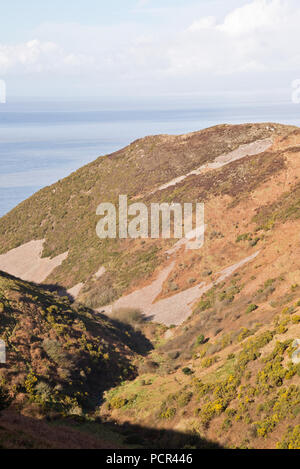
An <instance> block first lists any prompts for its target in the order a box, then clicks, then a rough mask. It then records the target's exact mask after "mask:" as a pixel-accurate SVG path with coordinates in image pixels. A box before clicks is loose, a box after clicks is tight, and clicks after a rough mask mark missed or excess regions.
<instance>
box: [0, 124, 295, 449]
mask: <svg viewBox="0 0 300 469" xmlns="http://www.w3.org/2000/svg"><path fill="white" fill-rule="evenodd" d="M277 132H278V133H279V134H281V135H283V136H284V135H286V134H289V133H290V135H289V137H286V138H283V139H282V141H280V142H279V143H278V144H277V147H276V148H277V149H276V148H275V149H274V151H272V152H266V153H264V154H263V155H257V156H252V157H248V158H245V159H243V160H241V161H237V162H235V163H232V164H231V165H228V166H226V167H224V168H221V169H220V170H217V171H214V172H210V173H206V174H204V175H200V176H195V177H192V178H189V179H187V180H185V181H183V182H182V183H181V184H179V185H177V186H176V188H174V187H171V188H168V189H166V190H164V191H162V192H160V193H159V200H160V201H172V200H173V201H185V202H186V201H188V199H189V198H190V199H189V200H190V201H195V200H205V201H206V205H207V208H208V210H207V225H208V231H207V237H206V243H205V247H204V248H203V250H202V251H201V252H200V253H195V252H193V251H191V252H186V253H183V252H181V253H180V254H179V256H178V259H177V260H178V262H177V264H176V267H175V269H174V271H173V272H172V274H171V276H170V278H169V279H168V280H167V281H166V282H165V285H164V287H163V291H162V294H161V296H162V297H164V296H169V295H172V294H174V286H176V290H175V293H176V292H177V291H180V290H183V289H186V288H189V287H190V286H191V285H193V284H195V283H196V282H200V281H207V279H208V278H212V279H214V278H216V276H215V273H216V272H218V271H219V270H220V268H222V267H224V266H228V265H231V264H232V263H233V262H235V260H240V259H241V258H244V257H246V256H247V255H249V254H252V253H253V252H254V251H257V250H259V251H260V255H259V257H258V258H257V260H255V261H254V262H252V263H251V264H249V265H246V266H244V267H243V268H242V269H240V270H239V271H238V272H237V273H236V274H235V275H234V276H233V277H231V278H230V279H228V280H227V281H226V282H225V283H223V284H220V285H219V286H218V287H215V288H213V289H212V290H211V291H210V292H208V293H207V294H206V295H205V296H204V297H202V298H201V299H199V302H198V303H197V304H196V305H195V307H194V314H193V316H192V317H191V318H190V319H189V320H187V321H186V322H185V323H184V324H183V325H182V326H179V327H178V328H176V329H173V328H171V329H170V331H168V334H169V335H172V336H171V337H169V338H166V336H165V329H164V328H156V327H154V326H151V325H147V326H145V325H144V326H142V330H143V334H145V335H147V336H148V338H149V339H150V340H151V341H152V343H153V345H154V346H155V349H154V350H153V351H152V352H150V353H149V354H148V356H147V357H145V358H143V357H142V356H139V357H138V360H137V361H136V360H134V362H132V358H133V357H134V353H133V352H132V351H130V350H129V349H128V348H126V346H125V345H124V343H125V342H126V341H127V340H129V338H128V336H126V337H125V338H124V331H123V332H122V331H119V330H118V329H117V330H116V328H115V326H113V325H110V326H109V324H108V323H107V321H105V320H104V319H101V318H99V319H97V320H96V323H97V330H98V327H99V328H100V329H99V332H97V335H98V334H99V335H100V336H101V337H102V336H105V338H106V342H107V343H106V347H107V349H108V350H111V348H113V347H114V344H116V343H117V344H118V348H119V350H120V351H121V353H120V355H118V354H115V356H114V357H111V360H112V361H111V362H110V363H112V364H114V368H112V370H113V371H112V379H113V377H114V376H116V377H117V379H120V380H122V383H121V385H120V386H114V387H113V388H112V389H109V388H110V386H107V387H106V389H107V392H106V402H105V403H104V405H103V406H102V408H101V414H102V417H103V416H105V417H106V418H108V419H113V420H116V421H118V422H119V424H120V425H121V428H122V429H123V430H124V428H123V424H124V423H125V422H129V424H131V425H132V424H140V425H141V426H142V428H143V429H144V430H143V432H141V435H142V441H141V444H142V445H144V446H147V447H148V446H151V443H149V441H152V444H153V439H154V440H155V441H156V442H159V441H160V442H161V444H163V443H162V442H164V441H165V440H168V441H173V442H174V441H180V442H181V443H178V444H180V445H183V446H184V445H185V444H188V446H195V447H201V445H202V442H201V441H202V440H201V441H199V437H204V438H205V441H207V440H213V441H216V440H217V441H218V443H219V444H221V445H222V446H224V447H254V448H264V447H266V448H271V447H272V448H274V447H276V446H282V447H291V448H293V447H298V448H299V447H300V441H299V425H300V391H299V366H298V367H296V366H293V365H292V364H291V352H292V347H291V343H292V341H293V339H295V338H300V330H299V327H300V326H299V321H300V316H299V315H300V312H299V311H300V306H299V299H300V287H299V285H300V265H299V262H298V259H299V255H300V252H299V240H298V231H299V200H298V199H299V184H298V182H297V178H298V177H300V169H299V168H300V166H299V164H298V161H299V140H300V136H299V131H298V130H296V131H294V130H293V129H291V128H286V127H282V126H278V127H277ZM266 136H269V130H266V126H265V125H264V126H256V125H254V126H233V127H227V126H220V127H218V128H213V129H209V130H207V131H203V132H200V133H196V134H193V135H192V136H191V137H189V138H187V139H181V138H178V137H177V138H170V137H150V138H147V139H145V140H141V141H138V142H135V143H134V144H132V145H131V146H130V147H128V148H127V149H125V150H124V151H121V152H118V153H117V154H116V155H112V156H110V157H105V158H104V159H101V160H97V161H96V162H95V163H93V164H91V165H89V166H87V167H85V168H83V169H82V170H79V172H77V173H75V174H74V175H71V176H70V177H69V178H67V179H66V180H64V181H62V182H61V183H59V184H57V185H55V186H52V187H51V188H46V189H44V191H41V192H40V193H38V194H36V195H35V196H34V197H33V198H31V199H29V200H28V201H26V202H24V203H23V204H21V206H19V207H17V208H16V209H15V210H14V211H12V212H11V213H10V214H8V216H6V217H4V218H3V219H2V220H1V232H0V237H1V241H3V248H2V252H6V251H7V250H8V249H10V248H12V247H15V246H16V245H18V244H22V243H24V242H26V241H29V240H31V239H33V238H35V239H38V238H39V239H40V238H44V237H45V238H46V245H45V252H44V255H56V254H59V253H61V252H64V251H66V250H67V249H69V250H70V256H69V258H68V260H67V261H66V262H65V263H64V264H63V265H62V266H61V267H60V268H59V269H58V270H57V271H56V272H55V273H54V274H53V275H52V276H51V278H50V279H48V280H49V282H50V281H57V282H59V283H62V284H64V285H65V286H71V285H73V284H74V283H76V282H77V281H79V280H86V279H88V281H87V284H86V287H85V292H84V294H83V296H82V297H81V299H82V300H84V301H86V303H87V304H98V303H97V302H99V298H100V303H102V302H105V301H110V300H111V299H112V298H114V297H117V296H119V295H120V294H121V293H122V292H123V291H125V290H126V289H128V288H129V287H133V286H134V285H135V284H137V283H138V282H139V281H140V279H142V281H143V278H144V279H145V278H147V276H149V275H151V272H153V270H154V269H155V268H156V266H159V264H160V263H161V262H163V260H164V249H165V245H164V244H163V243H160V242H152V241H149V242H147V243H146V244H143V243H142V242H141V241H133V242H129V243H128V242H124V243H110V242H109V243H107V244H106V243H105V245H103V244H102V243H101V242H100V241H99V240H97V238H96V237H95V235H94V227H95V224H96V217H94V212H95V207H96V205H97V204H98V203H99V198H100V199H101V200H100V201H103V198H101V197H99V198H98V195H99V194H104V193H105V192H101V191H102V190H103V191H104V188H105V190H106V191H108V192H109V189H108V186H105V184H106V185H107V184H109V178H107V179H106V178H105V177H104V180H103V181H102V183H101V181H98V178H99V171H98V166H99V165H100V168H101V174H102V175H103V174H105V171H104V169H105V168H106V169H107V168H110V169H109V170H108V169H107V172H106V174H109V171H113V175H114V176H113V181H116V186H115V187H114V188H112V192H111V194H110V195H109V197H110V198H109V199H106V200H115V199H114V198H115V197H116V194H118V193H120V192H122V191H124V193H130V194H131V195H137V194H141V193H142V192H143V193H145V192H147V191H148V189H150V190H152V189H153V187H154V186H156V185H159V184H161V183H163V182H166V181H168V180H169V179H172V178H173V177H175V176H178V175H181V174H182V173H184V172H187V171H188V170H190V169H193V168H195V167H197V166H198V165H199V164H201V163H203V162H204V161H207V160H209V159H213V158H214V157H215V156H217V155H218V154H220V153H222V152H223V151H228V150H230V149H233V148H235V147H236V146H238V145H239V144H240V143H247V142H250V141H253V140H256V139H257V138H262V137H266ZM154 142H155V144H154ZM171 155H172V159H170V156H171ZM174 155H175V156H174ZM159 158H161V159H159ZM126 165H128V168H130V171H131V170H132V171H133V172H134V176H133V179H130V180H126V181H125V179H124V177H122V174H123V173H124V171H125V169H124V168H126ZM147 165H149V166H147ZM96 168H97V170H96ZM112 168H113V169H112ZM161 168H163V171H162V172H160V171H159V170H160V169H161ZM164 168H165V170H164ZM145 169H152V170H151V171H150V173H149V172H148V173H146V172H145ZM118 178H119V179H118ZM94 184H95V185H96V186H95V187H97V190H94ZM123 184H124V185H123ZM131 184H133V186H131ZM53 191H55V192H53ZM88 197H91V199H88ZM155 197H156V196H154V195H152V196H145V197H144V199H145V200H147V201H152V200H153V201H154V200H157V199H155ZM81 204H82V205H81ZM85 204H86V205H85ZM87 206H88V207H89V209H88V210H87V209H86V207H87ZM45 214H47V215H45ZM75 215H76V216H75ZM20 223H24V225H23V226H24V227H25V229H24V230H23V229H22V231H21V230H20V229H19V227H20V226H22V225H20ZM72 226H74V227H75V229H74V230H72V229H71V227H72ZM1 233H2V235H1ZM77 235H78V238H77ZM55 241H57V243H56V244H55ZM99 243H100V244H99ZM100 265H105V266H106V267H107V269H108V273H107V274H106V277H104V278H102V279H100V280H99V281H98V282H95V281H94V280H92V278H91V276H92V274H93V273H94V272H96V271H97V270H98V268H99V266H100ZM1 282H2V284H3V286H2V292H3V293H2V295H3V296H4V297H5V298H3V300H0V301H1V302H2V303H3V311H2V313H3V312H4V314H1V317H3V320H4V323H2V324H1V326H5V328H6V330H7V334H12V333H13V336H12V337H13V338H14V339H13V341H12V345H13V344H14V340H17V343H18V347H19V348H20V350H21V354H22V356H23V355H24V356H25V357H26V361H25V362H24V363H23V361H22V359H20V355H19V356H18V355H17V352H14V354H15V355H13V356H14V357H15V359H14V360H15V362H14V366H15V367H17V368H15V369H14V368H13V367H12V368H10V369H9V373H8V377H7V381H8V383H11V384H12V385H14V381H16V384H17V386H19V385H20V386H21V388H18V393H17V394H18V396H19V397H18V398H19V399H21V401H22V405H23V399H25V402H26V401H27V399H28V395H29V397H30V398H31V399H33V401H35V399H36V398H37V399H40V397H39V396H36V386H37V384H38V382H39V381H38V382H36V381H35V382H34V383H33V391H31V388H30V383H31V381H30V380H29V383H28V386H29V387H28V390H26V386H25V391H24V383H25V382H26V378H27V377H28V374H29V373H28V372H29V370H30V366H32V364H34V366H35V367H36V366H37V367H38V368H35V371H36V372H37V371H38V370H39V373H41V375H39V376H41V381H43V382H46V384H48V385H49V380H50V386H52V387H55V386H56V383H58V384H59V385H61V384H63V390H64V389H66V392H65V393H64V394H63V396H62V397H58V399H57V400H58V403H55V404H56V405H57V404H59V407H60V409H62V408H63V409H66V410H67V412H70V411H71V412H72V409H74V408H75V409H76V408H78V404H79V406H81V402H74V401H72V399H73V398H74V393H73V387H74V386H73V380H72V386H71V387H70V383H69V384H68V385H67V386H66V388H64V386H65V384H64V383H61V382H60V377H59V376H58V370H56V369H54V368H55V365H54V364H53V363H51V360H48V358H47V356H46V357H44V356H43V355H42V358H41V355H40V352H38V354H37V361H36V359H35V355H32V351H33V352H34V351H35V347H36V346H35V343H36V342H35V333H34V332H32V331H33V330H34V329H37V332H38V334H37V335H38V337H39V336H41V340H40V341H37V344H38V343H39V342H40V344H41V343H43V342H44V340H45V339H48V338H51V339H52V336H53V338H54V339H55V340H56V341H59V342H60V343H61V346H62V348H63V349H65V347H66V344H67V343H68V341H67V342H66V336H65V332H66V330H65V329H64V327H63V328H62V330H63V332H60V331H61V326H68V327H69V329H68V330H67V335H70V336H71V342H72V341H73V344H77V345H78V334H79V332H78V321H79V324H81V323H82V322H83V323H84V318H85V317H86V315H88V318H89V321H91V323H90V324H91V327H92V330H91V329H88V340H91V341H92V342H93V339H92V338H91V337H90V334H92V332H93V331H94V327H96V325H95V319H94V316H93V315H92V316H89V315H90V312H89V311H88V310H87V309H85V308H82V309H80V310H79V311H78V310H77V311H74V312H73V313H72V314H74V315H75V319H72V321H73V322H72V323H69V324H68V323H66V324H65V322H64V321H65V320H66V319H68V315H67V316H66V318H65V317H64V316H65V314H63V316H62V318H61V313H62V312H64V311H65V309H66V308H67V309H68V310H69V309H70V310H71V309H72V308H71V307H70V305H69V304H68V303H65V300H58V299H57V298H56V299H55V300H54V297H53V296H51V295H50V296H49V295H48V294H46V293H45V292H42V290H40V289H39V288H38V287H36V286H33V285H31V284H28V283H24V282H21V281H18V280H15V279H11V278H9V277H7V276H3V275H2V277H1ZM40 295H42V300H40V299H39V298H40ZM24 298H25V300H26V301H24ZM94 298H96V302H95V303H94ZM53 302H54V306H55V305H57V306H58V311H55V314H53V311H52V312H50V313H49V311H48V308H49V307H50V308H51V304H52V303H53ZM59 305H60V306H59ZM11 308H12V309H11ZM14 308H15V309H14ZM18 311H19V312H20V313H21V314H22V315H23V314H24V311H25V313H26V314H25V321H24V327H23V326H22V324H23V323H21V322H20V321H19V327H20V329H21V330H20V340H19V332H18V328H16V329H15V328H14V322H13V321H15V319H14V318H15V316H17V317H18V314H19V313H18ZM43 313H44V314H43ZM48 314H50V316H49V318H48ZM56 315H57V316H56ZM51 316H54V319H52V318H51ZM19 317H20V316H19ZM35 318H38V324H36V322H35V321H36V319H35ZM99 321H100V324H98V323H99ZM103 321H104V322H103ZM61 322H62V324H61ZM40 323H41V324H40ZM111 327H113V329H111ZM107 328H108V329H107ZM79 330H81V326H79ZM131 332H132V331H131ZM110 334H112V336H111V335H110ZM92 335H93V334H92ZM202 336H204V339H205V343H203V344H201V341H202ZM9 340H10V339H9ZM67 340H69V339H68V338H67ZM29 343H30V344H31V347H30V350H29V347H28V344H29ZM50 345H51V344H50ZM77 345H76V347H75V345H74V348H72V346H71V349H68V348H67V349H66V350H65V352H66V353H68V351H71V355H73V354H75V356H77V355H76V353H77V351H78V347H77ZM46 347H47V345H46ZM40 348H41V346H40V345H39V347H37V350H39V349H40ZM131 348H132V349H135V347H134V344H132V347H131ZM50 349H51V348H50ZM31 350H32V351H31ZM18 353H20V352H18ZM46 353H47V351H46ZM50 353H51V352H50ZM80 353H82V354H83V356H82V357H81V358H82V360H90V359H91V357H89V352H88V351H87V350H85V349H83V350H81V351H80ZM101 353H102V352H101ZM109 353H110V352H109ZM84 354H87V355H84ZM78 359H79V357H78ZM76 360H77V358H76ZM120 360H121V362H120ZM124 360H125V362H126V366H125V367H126V369H130V365H137V364H138V363H139V376H138V377H137V378H136V379H134V380H130V381H128V380H127V377H126V376H124V374H123V373H120V368H121V369H122V368H123V363H124ZM48 361H49V363H48ZM40 362H41V363H40ZM59 362H61V357H60V358H59ZM104 362H105V361H104ZM120 363H121V367H120ZM28 364H29V365H30V366H29V367H28ZM51 365H52V366H51ZM53 365H54V366H53ZM95 365H96V366H98V365H100V368H102V366H103V356H102V355H101V357H100V360H99V363H98V365H97V364H96V363H95ZM40 366H41V369H40ZM93 367H94V363H92V367H91V368H93ZM56 368H57V367H56ZM97 369H98V370H99V368H97ZM109 369H111V368H110V367H109ZM184 369H185V371H183V370H184ZM103 370H105V368H103ZM66 371H68V369H67V370H66ZM71 371H72V373H73V372H74V370H71ZM132 371H133V372H134V370H132ZM44 373H46V374H44ZM81 378H82V377H80V378H79V377H78V373H76V372H75V379H74V383H75V392H77V391H78V390H79V392H80V391H81V390H82V387H81V386H82V385H81V384H80V380H81ZM19 380H20V381H21V382H20V383H19ZM22 380H23V381H22ZM77 380H78V381H77ZM58 381H59V382H58ZM100 381H101V380H100ZM66 384H67V383H66ZM100 385H101V382H99V381H96V383H95V381H94V380H91V383H90V384H89V387H88V388H87V385H86V384H85V385H84V389H87V391H88V393H91V394H90V395H91V396H93V395H94V391H93V390H94V389H97V386H100ZM11 389H13V388H11ZM44 389H45V388H44ZM102 389H103V390H105V387H104V388H102ZM42 390H43V386H42ZM26 393H27V397H26ZM22 394H23V395H22ZM24 394H25V396H24ZM31 394H33V395H32V396H31ZM20 396H21V397H20ZM59 396H60V394H59ZM75 397H76V396H75ZM66 398H68V399H69V398H71V401H69V403H68V405H67V406H66V403H65V402H64V400H65V399H66ZM76 399H77V398H76ZM35 403H37V402H35ZM29 404H30V405H32V402H31V403H29ZM39 405H40V404H39ZM47 412H48V411H47ZM60 412H61V410H60ZM88 425H89V423H88ZM84 426H86V424H84ZM147 427H148V428H150V429H151V428H152V429H154V430H153V431H155V432H156V436H155V438H153V436H151V435H150V437H149V435H148V433H147V432H146V433H145V428H147ZM289 427H291V428H290V429H289ZM164 429H165V430H169V431H171V432H173V433H172V434H171V435H167V436H165V440H164V438H163V436H162V435H163V433H162V431H163V430H164ZM175 431H177V432H193V433H194V435H195V436H196V439H195V437H191V438H190V439H189V440H188V443H187V442H186V441H185V440H184V441H185V443H182V441H183V440H182V439H181V436H180V438H179V440H176V438H177V436H178V435H177V436H176V435H175V433H174V432H175ZM130 432H132V433H133V434H136V432H135V431H134V430H133V429H131V430H130V429H129V430H128V433H129V434H130ZM144 433H145V434H144ZM139 434H140V430H139ZM151 438H152V440H151ZM197 438H198V439H197ZM174 444H175V443H174Z"/></svg>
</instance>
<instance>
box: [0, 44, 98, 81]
mask: <svg viewBox="0 0 300 469" xmlns="http://www.w3.org/2000/svg"><path fill="white" fill-rule="evenodd" d="M92 62H93V59H92V58H91V57H85V56H84V55H82V54H75V53H70V54H68V53H66V52H65V51H64V50H63V48H62V47H60V46H59V45H58V44H56V43H55V42H50V41H46V42H43V41H39V40H38V39H34V40H31V41H28V42H26V43H24V44H17V45H3V44H0V73H1V74H5V73H7V72H9V71H11V70H15V71H16V72H19V73H20V72H21V73H28V72H30V73H37V72H38V73H40V72H47V71H53V70H57V71H61V70H62V69H64V68H65V69H67V68H69V67H74V66H75V67H80V66H84V65H86V64H92Z"/></svg>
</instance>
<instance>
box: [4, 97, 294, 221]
mask: <svg viewBox="0 0 300 469" xmlns="http://www.w3.org/2000/svg"><path fill="white" fill-rule="evenodd" d="M246 122H280V123H283V124H290V125H297V126H300V105H295V104H293V103H280V104H276V105H275V104H272V103H268V104H262V103H253V102H251V103H246V104H245V103H243V104H235V105H232V104H230V103H226V104H224V105H220V104H218V103H212V104H210V103H209V102H205V103H203V104H201V102H200V103H192V104H191V101H189V102H187V103H186V105H184V103H182V102H180V105H178V106H176V102H170V101H169V102H168V103H161V104H160V102H159V100H157V101H156V102H155V103H150V104H148V105H147V104H145V105H136V104H132V103H131V102H128V103H122V104H121V105H120V106H118V103H117V102H116V101H114V102H113V104H110V103H109V101H105V102H102V101H101V100H92V99H90V100H83V99H81V100H77V101H76V100H67V101H62V100H42V99H39V100H18V99H15V100H13V101H11V102H7V103H6V104H0V217H2V216H3V215H4V214H6V213H7V212H9V211H10V210H11V209H12V208H13V207H15V206H16V205H18V204H19V203H20V202H22V201H23V200H25V199H26V198H27V197H29V196H30V195H32V194H33V193H35V192H36V191H38V190H39V189H41V188H42V187H45V186H47V185H50V184H52V183H54V182H56V181H58V180H59V179H62V178H64V177H66V176H68V175H69V174H70V173H71V172H73V171H75V170H77V169H78V168H80V167H81V166H83V165H85V164H87V163H89V162H91V161H93V160H94V159H96V158H98V157H99V156H103V155H107V154H110V153H112V152H114V151H116V150H119V149H120V148H123V147H124V146H126V145H128V144H129V143H131V142H132V141H134V140H136V139H138V138H141V137H144V136H146V135H157V134H183V133H187V132H193V131H197V130H201V129H204V128H207V127H211V126H214V125H217V124H223V123H227V124H239V123H246ZM99 177H100V176H99Z"/></svg>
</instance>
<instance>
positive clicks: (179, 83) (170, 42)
mask: <svg viewBox="0 0 300 469" xmlns="http://www.w3.org/2000/svg"><path fill="white" fill-rule="evenodd" d="M139 3H140V5H141V4H144V3H145V2H143V1H142V2H139ZM146 3H147V2H146ZM299 23H300V4H299V1H296V0H252V1H251V0H249V1H248V2H247V3H246V4H244V5H243V6H240V7H239V8H235V9H232V11H229V12H228V14H227V15H225V16H224V17H223V18H221V19H220V18H217V17H215V16H207V15H205V16H202V17H201V16H200V17H198V18H197V17H196V18H195V19H194V20H193V21H191V22H190V24H182V25H181V28H178V25H177V24H176V26H175V25H173V26H172V24H170V25H167V26H166V25H165V24H162V25H158V24H157V25H155V26H154V27H153V26H151V24H148V25H147V27H145V25H144V24H140V23H134V22H132V23H123V24H117V25H116V24H115V25H111V26H105V27H96V26H93V27H91V26H85V25H79V24H61V25H59V24H45V25H42V26H41V27H40V28H39V29H38V30H37V31H35V34H36V37H38V39H35V40H32V41H29V42H26V43H24V44H17V45H5V44H2V45H1V44H0V76H3V75H5V74H6V73H7V74H10V75H18V76H19V75H20V76H21V75H22V73H24V74H28V73H31V74H32V75H34V74H36V73H45V74H47V73H48V72H52V74H54V75H55V74H56V76H57V77H58V79H61V77H62V76H64V75H72V74H73V75H74V76H76V75H78V76H80V79H81V80H82V82H83V81H84V80H87V82H88V83H89V84H91V87H89V92H90V93H91V94H92V93H93V88H92V86H93V84H94V85H95V86H98V87H99V88H101V89H102V90H103V93H104V94H105V93H106V91H107V90H108V89H110V90H113V92H115V90H116V89H118V90H120V92H121V93H124V92H125V93H126V92H127V93H128V94H130V93H135V92H136V90H137V87H140V89H144V90H145V94H147V93H149V91H150V90H155V92H158V93H160V92H161V93H166V92H170V93H171V92H172V91H174V92H181V91H183V90H185V91H187V90H188V91H189V92H193V91H198V90H199V87H200V86H201V88H204V89H209V88H211V87H212V86H215V78H216V77H217V78H218V77H226V76H227V77H228V76H229V77H230V76H231V77H232V87H236V86H239V80H241V79H240V77H241V76H243V80H247V76H248V75H249V74H251V78H250V79H249V86H251V80H252V79H253V74H256V76H257V77H259V76H260V75H259V74H261V73H263V74H264V79H265V80H267V78H266V77H269V79H270V80H272V82H274V81H276V76H277V75H278V76H279V75H280V74H281V73H285V72H289V71H290V73H293V76H292V77H291V78H292V79H293V78H295V73H297V71H298V69H299V67H300V47H299V44H300V28H299ZM165 26H166V27H165ZM299 73H300V70H299Z"/></svg>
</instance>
